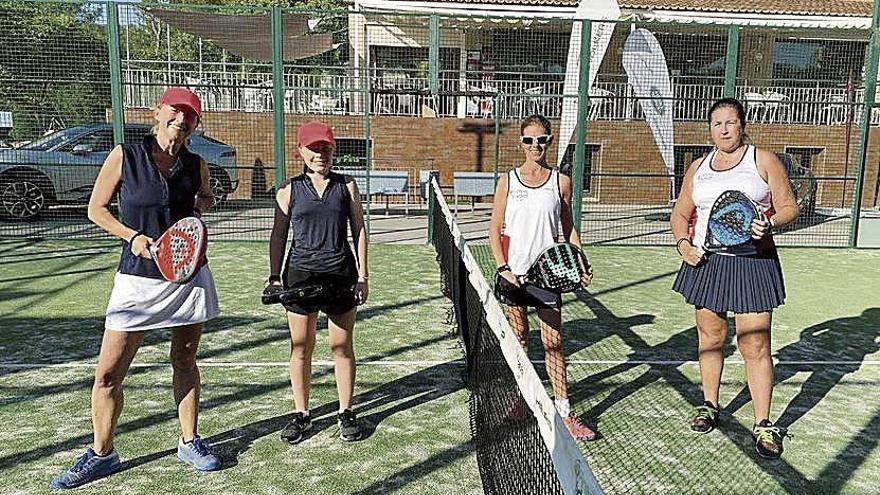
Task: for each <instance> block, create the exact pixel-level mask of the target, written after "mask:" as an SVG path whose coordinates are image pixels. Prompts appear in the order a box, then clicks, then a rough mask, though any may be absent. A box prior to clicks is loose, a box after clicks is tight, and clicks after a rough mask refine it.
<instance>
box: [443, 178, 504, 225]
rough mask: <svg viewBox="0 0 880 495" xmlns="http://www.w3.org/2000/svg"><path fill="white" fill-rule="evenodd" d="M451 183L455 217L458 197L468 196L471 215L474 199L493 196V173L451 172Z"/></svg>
mask: <svg viewBox="0 0 880 495" xmlns="http://www.w3.org/2000/svg"><path fill="white" fill-rule="evenodd" d="M452 181H453V190H454V194H455V214H456V215H458V197H459V196H470V198H471V213H473V211H474V202H475V201H476V198H478V197H483V196H491V195H493V194H495V173H494V172H453V174H452Z"/></svg>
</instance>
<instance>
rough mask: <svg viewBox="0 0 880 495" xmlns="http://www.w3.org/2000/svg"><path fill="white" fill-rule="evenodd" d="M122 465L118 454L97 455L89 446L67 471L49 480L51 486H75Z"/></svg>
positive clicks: (111, 471) (107, 474)
mask: <svg viewBox="0 0 880 495" xmlns="http://www.w3.org/2000/svg"><path fill="white" fill-rule="evenodd" d="M121 466H122V463H120V462H119V454H117V453H116V451H115V450H114V451H113V452H111V453H109V454H107V455H105V456H99V455H98V454H96V453H95V451H94V450H92V449H91V448H88V449H86V451H85V452H83V454H82V455H81V456H79V457H77V458H76V462H75V463H73V466H72V467H71V468H70V469H68V470H67V471H65V472H63V473H61V475H60V476H58V477H57V478H55V479H53V480H52V481H51V482H49V486H51V487H52V488H76V487H78V486H80V485H84V484H86V483H88V482H90V481H94V480H96V479H99V478H103V477H105V476H109V475H111V474H113V473H115V472H116V471H118V470H119V468H120V467H121Z"/></svg>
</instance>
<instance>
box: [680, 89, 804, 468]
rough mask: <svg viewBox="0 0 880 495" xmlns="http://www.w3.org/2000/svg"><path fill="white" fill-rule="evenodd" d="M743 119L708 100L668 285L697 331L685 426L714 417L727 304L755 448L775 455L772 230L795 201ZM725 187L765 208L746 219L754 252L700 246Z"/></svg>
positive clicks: (778, 292) (778, 284)
mask: <svg viewBox="0 0 880 495" xmlns="http://www.w3.org/2000/svg"><path fill="white" fill-rule="evenodd" d="M745 126H746V122H745V111H744V109H743V106H742V104H741V103H740V102H739V101H737V100H735V99H733V98H724V99H721V100H718V101H717V102H715V104H714V105H712V108H711V109H710V111H709V129H710V132H711V136H712V141H713V142H714V144H715V150H713V151H712V152H711V153H710V154H709V155H708V156H706V157H704V158H701V159H699V160H696V161H694V163H692V164H691V166H690V168H689V169H688V171H687V173H686V174H685V177H684V183H683V185H682V189H681V193H680V194H679V197H678V201H677V202H676V204H675V208H674V209H673V210H672V218H671V222H670V223H671V226H672V233H673V235H674V236H675V239H676V249H677V250H678V253H679V254H680V255H681V258H682V264H681V269H680V270H679V272H678V276H677V277H676V279H675V283H674V284H673V290H675V291H676V292H679V293H681V294H682V295H683V296H684V297H685V300H686V301H687V302H688V303H689V304H692V305H693V306H694V308H695V315H696V324H697V335H698V337H699V343H698V347H699V360H700V376H701V377H702V382H703V383H702V385H703V398H704V402H703V404H702V405H701V406H698V407H697V409H696V411H695V413H694V416H693V418H692V420H691V425H690V427H691V429H692V430H693V431H695V432H697V433H708V432H710V431H712V429H714V428H715V427H716V426H717V424H718V415H719V407H718V395H719V388H720V384H721V369H722V366H723V360H724V356H723V353H722V350H723V348H724V344H725V340H726V337H727V313H728V312H732V313H734V321H735V324H736V335H737V347H738V348H739V350H740V353H741V354H742V356H743V360H744V361H745V372H746V378H747V381H748V385H749V391H750V392H751V395H752V404H753V406H754V414H755V426H754V429H753V432H752V436H753V438H754V440H755V450H756V451H757V452H758V454H759V455H761V456H762V457H765V458H770V459H775V458H778V457H779V456H780V455H782V450H783V446H782V441H783V439H784V438H785V436H786V430H785V428H783V427H781V426H777V425H774V424H773V423H771V422H770V398H771V396H772V393H773V361H772V360H771V357H770V322H771V316H772V311H773V309H774V308H775V307H777V306H779V305H781V304H783V302H784V300H785V285H784V283H783V280H782V266H781V265H780V263H779V257H778V255H777V252H776V246H775V244H774V243H773V237H772V230H773V229H774V228H779V227H782V226H784V225H787V224H788V223H790V222H792V221H794V220H795V219H796V218H797V216H798V207H797V203H796V201H795V199H794V194H793V193H792V191H791V186H790V185H789V181H788V176H787V175H786V173H785V168H783V166H782V164H781V163H780V162H779V159H778V158H776V155H775V154H774V153H773V152H771V151H767V150H763V149H760V148H756V147H754V146H750V145H746V144H745V143H744V138H745ZM727 190H739V191H742V192H743V193H744V194H745V195H746V196H748V197H749V198H750V199H751V200H752V201H753V202H754V203H756V204H757V207H758V209H759V210H760V211H761V212H762V213H764V215H765V217H764V218H763V219H757V220H755V221H754V222H753V223H752V229H751V232H752V239H753V241H752V243H753V244H754V247H755V249H754V251H756V253H757V254H750V255H746V256H731V255H726V254H712V255H707V254H706V252H705V251H704V250H703V249H702V248H703V245H704V244H703V243H704V240H705V237H706V225H707V222H708V216H709V213H710V211H711V209H712V205H713V204H714V203H715V200H716V199H717V198H718V197H719V196H720V195H721V193H723V192H724V191H727ZM693 220H695V222H693ZM692 223H693V231H691V225H692ZM691 232H693V233H691ZM728 412H730V413H732V412H733V411H728Z"/></svg>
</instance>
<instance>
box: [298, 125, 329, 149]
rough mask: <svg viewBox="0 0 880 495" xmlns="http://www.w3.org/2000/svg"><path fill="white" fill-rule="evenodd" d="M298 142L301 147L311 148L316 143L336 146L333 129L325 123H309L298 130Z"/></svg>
mask: <svg viewBox="0 0 880 495" xmlns="http://www.w3.org/2000/svg"><path fill="white" fill-rule="evenodd" d="M296 142H297V144H299V146H306V147H308V146H311V145H313V144H315V143H329V144H331V145H333V146H334V147H335V146H336V138H334V137H333V129H332V128H331V127H330V126H329V125H327V124H325V123H323V122H307V123H305V124H303V125H301V126H299V129H297V130H296Z"/></svg>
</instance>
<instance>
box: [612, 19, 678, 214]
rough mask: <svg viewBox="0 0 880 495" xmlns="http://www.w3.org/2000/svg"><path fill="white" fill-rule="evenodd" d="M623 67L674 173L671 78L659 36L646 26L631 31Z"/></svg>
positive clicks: (672, 186) (672, 180)
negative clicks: (658, 39) (645, 27)
mask: <svg viewBox="0 0 880 495" xmlns="http://www.w3.org/2000/svg"><path fill="white" fill-rule="evenodd" d="M623 68H624V70H626V75H627V78H628V80H629V84H630V86H632V88H633V92H634V93H635V96H636V97H637V98H638V99H639V103H640V104H641V107H642V113H644V114H645V120H646V121H647V122H648V125H649V126H650V127H651V132H652V133H653V134H654V141H656V142H657V148H658V149H659V150H660V156H661V157H662V158H663V163H664V164H665V165H666V170H667V171H668V173H669V174H670V175H673V174H675V149H674V145H673V143H674V141H673V129H672V104H673V100H672V81H670V80H669V69H668V67H667V66H666V57H665V56H664V55H663V50H662V49H661V48H660V43H658V42H657V38H655V37H654V35H653V34H651V32H650V31H648V30H647V29H643V28H639V29H636V30H635V31H633V32H632V33H630V35H629V36H628V37H627V38H626V43H624V45H623ZM669 180H670V185H669V199H670V200H672V199H675V178H674V177H670V179H669Z"/></svg>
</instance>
